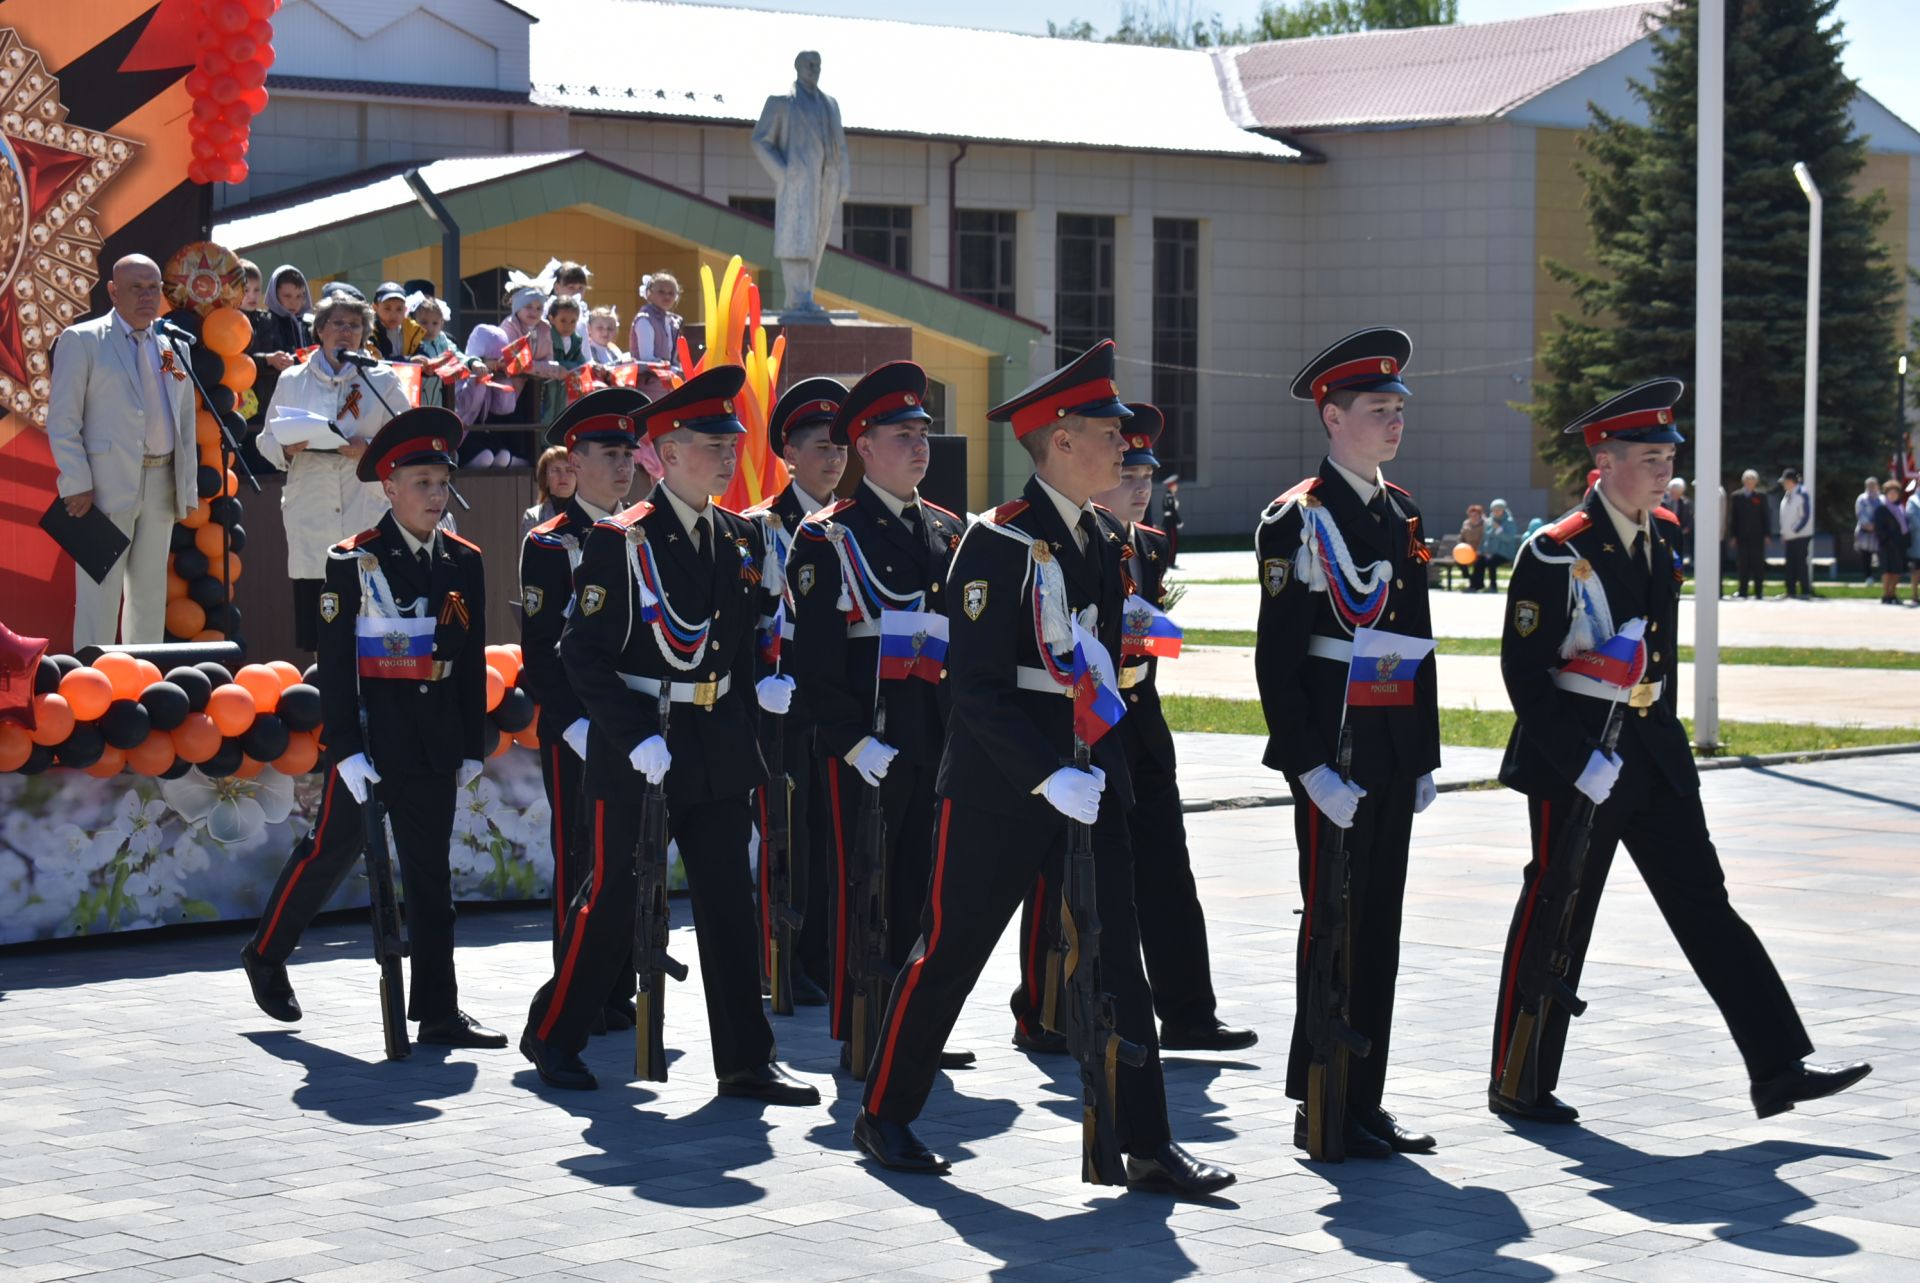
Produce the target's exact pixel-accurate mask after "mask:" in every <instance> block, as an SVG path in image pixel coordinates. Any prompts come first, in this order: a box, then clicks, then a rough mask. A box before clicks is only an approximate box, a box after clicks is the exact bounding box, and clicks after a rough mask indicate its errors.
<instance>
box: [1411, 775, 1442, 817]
mask: <svg viewBox="0 0 1920 1283" xmlns="http://www.w3.org/2000/svg"><path fill="white" fill-rule="evenodd" d="M1439 796H1440V790H1439V789H1438V788H1437V787H1435V785H1434V782H1433V772H1432V771H1428V772H1427V773H1426V774H1425V775H1422V776H1421V777H1420V778H1419V779H1417V780H1415V781H1414V782H1413V813H1414V814H1415V815H1418V814H1420V812H1422V811H1424V810H1426V809H1427V808H1428V807H1430V806H1432V805H1433V799H1434V798H1436V797H1439Z"/></svg>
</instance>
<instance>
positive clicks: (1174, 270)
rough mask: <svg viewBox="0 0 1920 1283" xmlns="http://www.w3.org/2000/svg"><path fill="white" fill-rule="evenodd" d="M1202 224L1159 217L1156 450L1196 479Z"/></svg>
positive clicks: (1175, 469)
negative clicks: (1162, 421) (1161, 426)
mask: <svg viewBox="0 0 1920 1283" xmlns="http://www.w3.org/2000/svg"><path fill="white" fill-rule="evenodd" d="M1199 364H1200V224H1199V222H1198V221H1196V220H1194V219H1191V218H1156V219H1154V220H1153V403H1154V404H1155V405H1156V406H1158V407H1159V408H1160V413H1161V414H1163V415H1165V416H1166V419H1167V426H1166V430H1165V431H1164V432H1163V433H1162V434H1161V436H1160V442H1159V445H1158V447H1157V448H1156V449H1155V450H1154V453H1155V454H1156V455H1157V456H1159V459H1160V466H1161V469H1162V471H1163V472H1169V473H1178V474H1179V475H1181V476H1182V477H1185V478H1187V479H1189V480H1191V479H1192V478H1193V476H1194V474H1195V472H1196V471H1197V469H1198V466H1199V462H1200V451H1199V445H1198V443H1197V441H1196V440H1195V437H1196V436H1197V435H1198V430H1199V423H1198V420H1199V409H1200V376H1199V375H1198V374H1197V373H1196V372H1195V367H1196V366H1198V365H1199Z"/></svg>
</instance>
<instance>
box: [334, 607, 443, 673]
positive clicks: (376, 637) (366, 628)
mask: <svg viewBox="0 0 1920 1283" xmlns="http://www.w3.org/2000/svg"><path fill="white" fill-rule="evenodd" d="M435 622H436V621H435V620H433V619H415V618H412V617H407V618H402V619H386V618H383V617H381V616H379V615H361V616H359V617H358V618H357V619H356V620H354V625H353V631H354V638H355V641H356V643H357V646H356V653H357V654H358V656H359V659H360V675H361V676H362V677H391V678H399V679H402V680H407V679H412V680H419V679H421V678H427V677H432V676H433V630H434V625H435Z"/></svg>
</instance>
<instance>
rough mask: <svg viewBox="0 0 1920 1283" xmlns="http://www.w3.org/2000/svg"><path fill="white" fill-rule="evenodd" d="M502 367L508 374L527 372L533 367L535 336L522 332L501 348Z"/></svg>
mask: <svg viewBox="0 0 1920 1283" xmlns="http://www.w3.org/2000/svg"><path fill="white" fill-rule="evenodd" d="M500 368H501V371H502V372H503V373H506V374H525V373H526V372H527V371H528V370H531V369H532V368H533V336H532V335H530V334H522V335H521V336H520V337H519V338H517V339H515V340H514V341H513V342H511V343H509V344H507V345H506V346H505V347H504V348H502V349H500Z"/></svg>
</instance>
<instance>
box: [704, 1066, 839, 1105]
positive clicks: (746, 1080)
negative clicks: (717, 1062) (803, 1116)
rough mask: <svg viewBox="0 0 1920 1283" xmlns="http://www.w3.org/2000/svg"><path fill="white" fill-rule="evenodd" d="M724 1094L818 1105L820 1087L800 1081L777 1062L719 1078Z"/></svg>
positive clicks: (778, 1101)
mask: <svg viewBox="0 0 1920 1283" xmlns="http://www.w3.org/2000/svg"><path fill="white" fill-rule="evenodd" d="M720 1094H721V1095H722V1096H751V1097H752V1098H753V1099H755V1100H764V1101H765V1102H766V1103H767V1104H769V1105H817V1104H819V1103H820V1089H819V1088H818V1087H815V1086H814V1085H813V1084H812V1083H807V1082H801V1081H800V1080H799V1079H798V1078H795V1077H794V1076H793V1075H792V1074H790V1073H788V1072H787V1071H786V1070H784V1069H782V1068H781V1067H780V1066H778V1065H755V1066H754V1067H753V1068H752V1069H742V1070H740V1071H738V1072H737V1073H731V1074H728V1075H727V1076H726V1077H724V1078H722V1079H721V1080H720Z"/></svg>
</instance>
